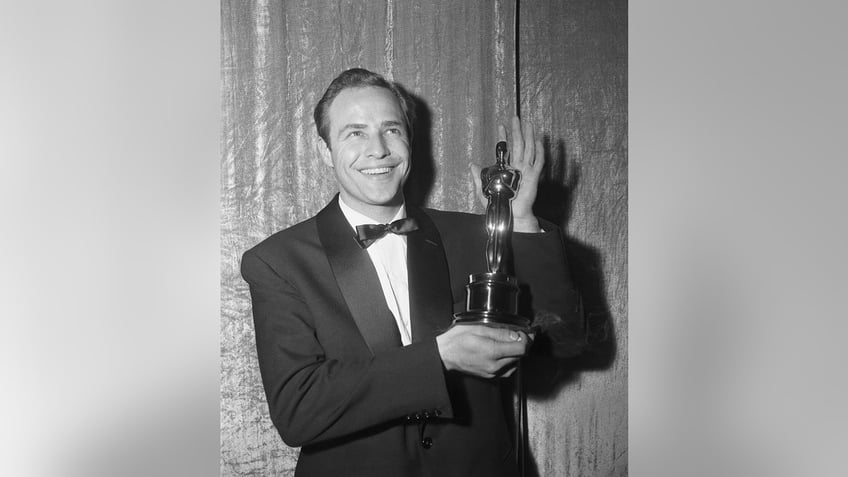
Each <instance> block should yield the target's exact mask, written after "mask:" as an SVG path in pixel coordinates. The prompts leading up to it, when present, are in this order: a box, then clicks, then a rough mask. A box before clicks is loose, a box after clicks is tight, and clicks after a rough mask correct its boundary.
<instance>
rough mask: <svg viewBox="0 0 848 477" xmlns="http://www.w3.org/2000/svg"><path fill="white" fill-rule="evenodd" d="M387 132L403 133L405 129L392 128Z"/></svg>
mask: <svg viewBox="0 0 848 477" xmlns="http://www.w3.org/2000/svg"><path fill="white" fill-rule="evenodd" d="M386 132H388V133H389V134H395V135H400V134H403V131H401V129H400V128H390V129H388V130H387V131H386Z"/></svg>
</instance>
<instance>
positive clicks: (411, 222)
mask: <svg viewBox="0 0 848 477" xmlns="http://www.w3.org/2000/svg"><path fill="white" fill-rule="evenodd" d="M413 230H418V222H416V221H415V219H412V218H406V219H400V220H395V221H394V222H392V223H390V224H365V225H357V226H356V241H357V242H359V246H360V247H362V248H368V247H369V246H370V245H371V244H372V243H374V242H375V241H377V239H379V238H382V237H383V236H385V235H386V234H388V233H392V234H398V235H403V234H408V233H409V232H412V231H413Z"/></svg>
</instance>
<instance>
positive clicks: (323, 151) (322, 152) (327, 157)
mask: <svg viewBox="0 0 848 477" xmlns="http://www.w3.org/2000/svg"><path fill="white" fill-rule="evenodd" d="M318 155H319V156H321V162H323V163H324V164H326V165H328V166H330V167H333V153H332V152H331V151H330V146H328V145H327V143H326V142H325V141H324V140H323V139H321V138H318Z"/></svg>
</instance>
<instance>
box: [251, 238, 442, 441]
mask: <svg viewBox="0 0 848 477" xmlns="http://www.w3.org/2000/svg"><path fill="white" fill-rule="evenodd" d="M241 271H242V276H243V277H244V279H245V281H247V283H248V284H249V285H250V296H251V301H252V306H253V320H254V325H255V330H256V348H257V354H258V358H259V368H260V372H261V374H262V381H263V384H264V387H265V393H266V397H267V400H268V407H269V410H270V414H271V420H272V421H273V423H274V425H275V426H276V427H277V430H278V431H279V433H280V436H281V437H282V438H283V441H284V442H285V443H286V444H287V445H289V446H293V447H297V446H302V445H309V444H316V443H321V442H324V441H327V440H331V439H335V438H341V437H345V436H349V435H352V434H355V433H358V432H362V431H366V432H367V431H368V430H369V429H372V428H374V427H375V426H380V425H381V424H387V423H390V422H393V421H398V420H404V419H406V416H408V415H410V414H415V413H421V412H423V411H427V412H429V413H438V414H439V415H440V416H441V417H450V416H452V409H451V405H450V400H449V397H448V393H447V390H446V385H445V378H444V370H443V367H442V362H441V358H440V356H439V353H438V348H437V346H436V341H435V339H432V340H429V341H426V342H422V343H415V344H412V345H409V346H406V347H399V348H395V349H391V350H389V351H384V352H379V353H376V354H373V355H369V354H368V353H360V354H355V353H354V354H353V355H352V356H345V357H344V359H337V358H332V357H329V356H328V355H327V352H326V351H325V349H324V347H323V346H322V344H321V342H320V340H319V339H318V333H317V330H316V326H315V318H316V317H315V316H313V315H312V311H311V307H310V304H309V303H307V301H306V300H305V298H304V296H303V294H302V293H300V292H299V291H298V290H297V289H296V288H295V286H293V285H292V283H291V282H292V280H289V279H287V278H286V277H285V276H284V273H282V271H281V270H280V269H279V267H277V268H274V267H272V266H271V265H269V263H268V261H267V260H263V258H262V257H261V256H260V255H259V254H258V253H255V252H254V251H248V252H246V253H245V254H244V256H243V258H242V264H241Z"/></svg>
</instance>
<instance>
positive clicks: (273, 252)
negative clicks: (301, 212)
mask: <svg viewBox="0 0 848 477" xmlns="http://www.w3.org/2000/svg"><path fill="white" fill-rule="evenodd" d="M310 245H311V246H320V243H319V240H318V227H317V226H316V221H315V217H311V218H309V219H306V220H304V221H303V222H300V223H297V224H295V225H292V226H291V227H288V228H286V229H283V230H280V231H278V232H275V233H274V234H272V235H270V236H269V237H268V238H266V239H265V240H263V241H261V242H259V243H258V244H256V245H254V246H253V247H251V248H250V249H248V250H247V251H246V252H244V255H245V256H247V255H256V256H258V257H261V258H263V259H265V260H268V259H272V258H273V257H280V256H283V255H285V254H287V253H290V251H291V250H297V249H298V248H299V247H302V246H310Z"/></svg>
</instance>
